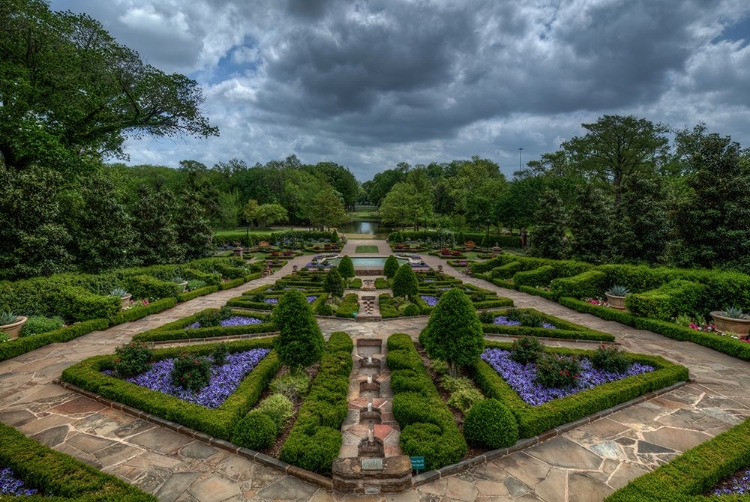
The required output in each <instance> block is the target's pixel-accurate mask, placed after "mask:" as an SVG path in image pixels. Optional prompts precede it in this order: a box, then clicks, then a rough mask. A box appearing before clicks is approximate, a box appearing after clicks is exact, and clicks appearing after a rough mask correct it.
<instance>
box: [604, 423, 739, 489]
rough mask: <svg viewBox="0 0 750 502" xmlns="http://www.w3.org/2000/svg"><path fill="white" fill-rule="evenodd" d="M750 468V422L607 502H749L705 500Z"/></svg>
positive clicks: (631, 484) (641, 479)
mask: <svg viewBox="0 0 750 502" xmlns="http://www.w3.org/2000/svg"><path fill="white" fill-rule="evenodd" d="M748 466H750V421H748V420H746V421H744V422H742V423H741V424H739V425H735V426H734V427H732V428H731V429H729V430H728V431H726V432H723V433H721V434H719V435H718V436H716V437H715V438H713V439H711V440H709V441H706V442H705V443H702V444H700V445H698V446H696V447H695V448H691V449H690V450H688V451H686V452H685V453H683V454H682V455H680V456H679V457H677V458H675V459H674V460H672V461H671V462H669V463H668V464H665V465H662V466H660V467H659V468H657V469H655V470H653V471H651V472H649V473H648V474H644V475H643V476H640V477H638V478H636V479H634V480H631V481H630V482H628V484H627V486H625V487H623V488H620V489H619V490H617V491H616V492H615V493H613V494H612V495H610V496H609V497H607V498H606V499H604V500H605V502H649V501H650V502H701V501H705V500H716V501H719V500H747V495H745V496H742V495H735V496H722V497H716V496H713V497H705V496H704V495H703V494H704V493H706V492H708V491H709V490H711V489H712V488H714V487H715V486H716V485H717V484H718V483H719V482H720V481H721V480H723V479H725V478H727V477H728V476H731V475H732V474H734V473H735V472H736V471H737V470H739V469H742V468H747V467H748Z"/></svg>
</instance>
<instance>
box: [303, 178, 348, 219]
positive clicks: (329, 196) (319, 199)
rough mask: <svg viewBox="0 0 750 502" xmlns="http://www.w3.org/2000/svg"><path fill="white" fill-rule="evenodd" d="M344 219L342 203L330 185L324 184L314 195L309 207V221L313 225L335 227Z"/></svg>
mask: <svg viewBox="0 0 750 502" xmlns="http://www.w3.org/2000/svg"><path fill="white" fill-rule="evenodd" d="M346 219H347V215H346V211H345V210H344V204H343V203H342V202H341V198H340V196H339V194H338V193H337V192H336V191H335V190H334V189H333V188H332V187H330V186H326V187H325V188H324V189H323V190H321V191H320V192H319V193H318V194H317V195H316V196H315V198H314V199H313V204H312V207H311V209H310V223H311V224H312V225H313V226H314V227H320V228H324V227H328V228H331V227H337V226H339V225H341V224H342V223H344V222H345V221H346Z"/></svg>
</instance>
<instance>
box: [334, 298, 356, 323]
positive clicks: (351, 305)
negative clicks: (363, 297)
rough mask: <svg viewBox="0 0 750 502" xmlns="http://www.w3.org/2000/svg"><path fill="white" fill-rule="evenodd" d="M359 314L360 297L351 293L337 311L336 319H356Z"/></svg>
mask: <svg viewBox="0 0 750 502" xmlns="http://www.w3.org/2000/svg"><path fill="white" fill-rule="evenodd" d="M358 312H359V296H357V294H356V293H349V294H348V295H346V296H344V301H343V302H342V303H341V305H339V308H338V310H337V311H336V317H349V318H351V317H354V315H355V314H357V313H358Z"/></svg>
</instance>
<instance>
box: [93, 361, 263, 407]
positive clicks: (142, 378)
mask: <svg viewBox="0 0 750 502" xmlns="http://www.w3.org/2000/svg"><path fill="white" fill-rule="evenodd" d="M269 352H270V350H269V349H253V350H248V351H245V352H237V353H235V354H229V355H228V356H227V362H226V364H224V365H222V366H213V367H211V381H210V382H209V384H208V385H207V386H206V387H205V388H204V389H202V390H201V391H200V392H198V393H195V394H194V393H192V392H190V391H189V390H186V389H183V388H182V387H180V386H175V385H172V378H171V376H170V375H171V373H172V368H174V359H164V360H162V361H157V362H155V363H154V364H152V365H151V369H150V370H148V371H147V372H145V373H141V374H140V375H137V376H134V377H131V378H127V379H126V380H127V381H128V382H130V383H134V384H136V385H140V386H141V387H146V388H148V389H151V390H154V391H157V392H163V393H164V394H169V395H170V396H174V397H177V398H179V399H182V400H183V401H187V402H189V403H194V404H200V405H202V406H206V407H207V408H218V407H219V406H221V405H222V404H223V403H224V401H226V399H227V398H228V397H229V396H230V395H231V394H232V393H233V392H234V391H235V390H237V387H239V385H240V383H241V382H242V380H243V379H244V378H245V377H246V376H247V375H248V374H249V373H250V372H251V371H252V370H253V368H255V366H257V365H258V363H259V362H261V361H262V360H263V358H264V357H266V355H267V354H268V353H269ZM105 373H107V374H109V375H111V374H112V372H111V371H105Z"/></svg>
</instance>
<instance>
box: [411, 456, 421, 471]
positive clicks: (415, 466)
mask: <svg viewBox="0 0 750 502" xmlns="http://www.w3.org/2000/svg"><path fill="white" fill-rule="evenodd" d="M409 460H411V468H412V470H413V471H423V470H424V457H409Z"/></svg>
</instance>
